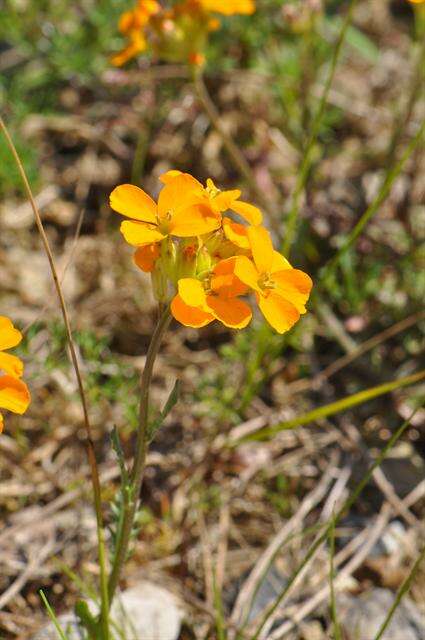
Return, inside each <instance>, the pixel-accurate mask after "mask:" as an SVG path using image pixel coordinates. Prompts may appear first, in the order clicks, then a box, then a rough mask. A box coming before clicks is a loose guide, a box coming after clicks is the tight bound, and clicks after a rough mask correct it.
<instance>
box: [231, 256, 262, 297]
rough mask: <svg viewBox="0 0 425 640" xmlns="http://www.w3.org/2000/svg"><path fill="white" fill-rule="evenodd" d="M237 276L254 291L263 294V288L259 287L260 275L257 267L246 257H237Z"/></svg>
mask: <svg viewBox="0 0 425 640" xmlns="http://www.w3.org/2000/svg"><path fill="white" fill-rule="evenodd" d="M235 276H236V277H237V278H239V280H241V281H242V282H244V283H245V284H246V285H248V287H250V288H251V289H253V290H254V291H258V292H259V293H260V292H261V288H260V287H259V285H258V278H259V273H258V271H257V269H256V267H255V265H254V264H253V263H252V262H251V260H250V259H249V258H247V257H246V256H237V257H236V259H235Z"/></svg>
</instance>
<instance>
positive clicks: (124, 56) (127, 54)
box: [110, 36, 147, 67]
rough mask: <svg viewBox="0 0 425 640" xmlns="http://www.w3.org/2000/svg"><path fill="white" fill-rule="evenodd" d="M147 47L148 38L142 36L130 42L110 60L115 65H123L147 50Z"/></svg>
mask: <svg viewBox="0 0 425 640" xmlns="http://www.w3.org/2000/svg"><path fill="white" fill-rule="evenodd" d="M146 49H147V43H146V40H145V39H144V38H143V37H142V36H140V37H138V38H137V40H136V41H133V42H130V44H129V45H127V46H126V47H125V48H124V49H122V51H119V52H118V53H116V54H115V55H114V56H112V57H111V59H110V62H111V64H113V65H114V67H122V66H123V65H124V64H125V63H126V62H128V61H129V60H131V59H132V58H135V57H136V56H137V55H139V53H142V52H143V51H146Z"/></svg>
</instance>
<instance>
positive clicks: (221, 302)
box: [207, 296, 252, 329]
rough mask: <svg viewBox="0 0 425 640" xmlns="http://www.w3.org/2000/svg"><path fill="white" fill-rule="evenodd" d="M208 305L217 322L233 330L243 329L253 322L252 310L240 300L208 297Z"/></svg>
mask: <svg viewBox="0 0 425 640" xmlns="http://www.w3.org/2000/svg"><path fill="white" fill-rule="evenodd" d="M207 304H208V307H209V308H210V309H211V311H212V312H213V314H214V316H215V317H216V318H217V320H220V322H222V323H223V324H224V325H225V326H226V327H230V328H231V329H243V328H244V327H246V326H247V324H249V322H250V321H251V318H252V311H251V309H250V308H249V306H248V305H247V304H246V302H244V301H243V300H239V299H238V298H223V297H222V296H207Z"/></svg>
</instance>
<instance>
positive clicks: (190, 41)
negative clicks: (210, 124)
mask: <svg viewBox="0 0 425 640" xmlns="http://www.w3.org/2000/svg"><path fill="white" fill-rule="evenodd" d="M254 11H255V3H254V0H182V1H181V2H177V3H176V4H174V5H173V6H172V7H171V8H163V7H162V6H161V5H160V4H159V2H156V0H138V2H137V5H136V6H135V7H134V8H133V9H132V10H131V11H126V12H125V13H123V14H122V16H121V18H120V21H119V25H118V28H119V30H120V32H121V33H122V35H123V36H124V37H125V38H126V39H127V40H128V44H127V46H126V47H124V49H123V50H122V51H120V52H119V53H117V54H116V55H115V56H113V57H112V59H111V62H112V64H114V65H115V66H118V67H120V66H122V65H123V64H125V63H126V62H128V60H131V59H132V58H134V57H136V56H137V55H138V54H139V53H142V52H144V51H146V50H147V49H151V51H152V52H153V53H154V54H155V55H157V56H158V57H159V58H160V59H162V60H166V61H168V62H184V63H190V64H194V65H200V64H202V63H203V60H204V55H203V51H204V50H205V46H206V43H207V39H208V34H209V32H210V31H215V30H216V29H218V28H219V26H220V22H219V21H218V20H217V18H215V17H214V16H213V15H212V14H214V13H219V14H222V15H227V16H229V15H234V14H252V13H254Z"/></svg>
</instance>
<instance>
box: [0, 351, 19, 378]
mask: <svg viewBox="0 0 425 640" xmlns="http://www.w3.org/2000/svg"><path fill="white" fill-rule="evenodd" d="M0 370H3V371H4V372H5V373H7V374H9V375H10V376H12V377H14V378H20V377H21V376H22V374H23V372H24V365H23V364H22V360H20V359H19V358H17V357H16V356H12V355H11V354H10V353H0Z"/></svg>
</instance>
